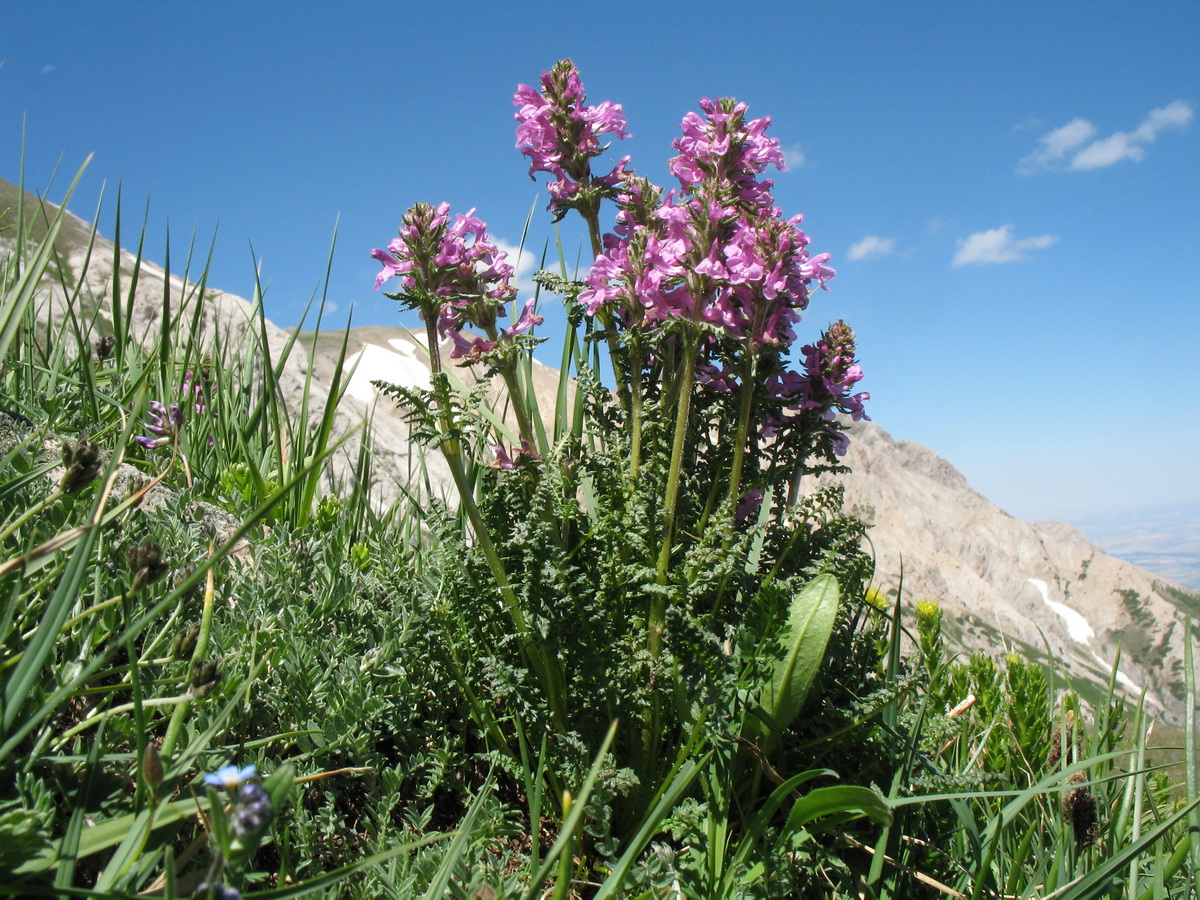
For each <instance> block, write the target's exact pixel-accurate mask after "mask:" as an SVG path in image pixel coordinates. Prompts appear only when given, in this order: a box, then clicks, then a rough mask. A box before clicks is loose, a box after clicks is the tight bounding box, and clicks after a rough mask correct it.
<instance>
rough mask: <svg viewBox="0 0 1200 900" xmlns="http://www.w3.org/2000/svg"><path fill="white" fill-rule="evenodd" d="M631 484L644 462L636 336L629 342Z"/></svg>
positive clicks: (639, 347)
mask: <svg viewBox="0 0 1200 900" xmlns="http://www.w3.org/2000/svg"><path fill="white" fill-rule="evenodd" d="M629 410H630V413H629V414H630V426H631V432H630V436H629V483H630V485H631V486H632V485H634V484H636V483H637V480H638V473H639V471H640V469H641V461H642V348H641V342H640V340H639V339H638V337H637V336H636V335H634V336H631V337H630V340H629Z"/></svg>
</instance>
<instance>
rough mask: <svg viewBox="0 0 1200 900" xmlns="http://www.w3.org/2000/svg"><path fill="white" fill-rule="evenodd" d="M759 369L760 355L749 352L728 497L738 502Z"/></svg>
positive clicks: (730, 469) (744, 374)
mask: <svg viewBox="0 0 1200 900" xmlns="http://www.w3.org/2000/svg"><path fill="white" fill-rule="evenodd" d="M757 371H758V357H757V356H755V355H753V354H749V353H748V354H747V360H746V364H745V368H744V372H743V377H742V407H741V410H740V411H739V413H738V430H737V436H736V437H735V438H734V442H733V463H732V464H731V465H730V468H729V494H728V495H727V499H728V500H729V501H730V502H731V503H736V502H737V500H738V499H739V498H740V497H741V496H742V489H741V484H742V466H743V464H744V460H745V458H746V443H747V441H748V440H749V438H750V414H751V412H752V411H753V409H754V387H755V376H756V374H757Z"/></svg>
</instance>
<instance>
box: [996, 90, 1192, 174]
mask: <svg viewBox="0 0 1200 900" xmlns="http://www.w3.org/2000/svg"><path fill="white" fill-rule="evenodd" d="M1194 116H1195V109H1194V108H1193V106H1192V104H1191V103H1188V102H1187V101H1185V100H1175V101H1173V102H1172V103H1168V104H1167V105H1166V106H1162V107H1159V108H1158V109H1152V110H1150V112H1149V113H1148V114H1147V115H1146V118H1144V119H1143V120H1142V122H1141V124H1140V125H1138V127H1137V128H1135V129H1134V130H1133V131H1116V132H1113V133H1112V134H1110V135H1109V136H1108V137H1103V138H1096V126H1095V125H1093V124H1092V123H1091V122H1089V121H1088V120H1087V119H1072V120H1071V121H1070V122H1068V123H1067V124H1066V125H1064V126H1062V127H1061V128H1056V129H1055V130H1054V131H1051V132H1050V133H1048V134H1044V135H1042V137H1041V138H1040V139H1039V140H1038V147H1037V149H1036V150H1034V151H1033V152H1032V153H1030V154H1029V155H1028V156H1026V157H1025V158H1024V159H1022V160H1021V161H1020V162H1019V163H1017V171H1018V172H1019V173H1020V174H1022V175H1028V174H1030V173H1032V172H1037V171H1040V170H1043V169H1057V168H1063V167H1066V168H1071V169H1079V170H1088V169H1102V168H1105V167H1107V166H1112V165H1116V164H1117V163H1119V162H1121V161H1122V160H1126V159H1128V160H1132V161H1133V162H1141V160H1142V159H1144V158H1145V156H1146V149H1145V146H1144V145H1145V144H1150V143H1153V142H1154V141H1155V140H1157V139H1158V136H1159V135H1160V134H1161V133H1162V132H1163V131H1165V130H1166V129H1168V128H1175V129H1182V128H1186V127H1187V126H1188V125H1189V124H1190V123H1191V121H1192V119H1193V118H1194Z"/></svg>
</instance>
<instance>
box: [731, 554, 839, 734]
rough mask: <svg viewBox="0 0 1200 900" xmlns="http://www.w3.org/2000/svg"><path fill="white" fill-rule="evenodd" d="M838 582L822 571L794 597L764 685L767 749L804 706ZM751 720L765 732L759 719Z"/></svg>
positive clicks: (818, 662) (826, 636)
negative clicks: (778, 651)
mask: <svg viewBox="0 0 1200 900" xmlns="http://www.w3.org/2000/svg"><path fill="white" fill-rule="evenodd" d="M838 594H839V591H838V583H837V579H836V578H834V577H833V576H832V575H818V576H817V577H816V578H814V579H813V580H812V581H810V582H809V583H808V584H806V585H805V586H804V588H803V589H802V590H800V591H799V592H798V593H797V594H796V595H795V596H794V597H793V598H792V602H791V605H790V607H789V610H788V618H787V623H786V624H785V626H784V627H785V632H784V648H783V653H782V655H781V656H780V657H779V658H778V659H777V660H775V664H774V666H773V667H772V670H771V673H772V677H771V680H770V681H769V682H768V683H766V684H764V685H763V689H762V694H761V700H760V705H761V707H762V712H763V713H764V714H765V718H766V721H767V722H769V723H770V726H769V731H768V732H767V733H766V734H765V736H764V737H763V740H762V748H763V751H764V752H770V750H771V749H772V748H773V747H774V746H775V744H776V742H778V740H779V737H780V735H781V734H782V733H783V732H784V730H785V729H786V728H787V727H788V726H789V725H791V724H792V722H794V721H795V719H796V716H798V715H799V714H800V709H801V708H802V707H803V706H804V699H805V698H806V697H807V696H808V689H809V687H811V686H812V681H813V678H814V677H815V676H816V674H817V669H818V668H819V667H820V665H821V659H822V658H823V657H824V656H825V647H826V646H827V645H828V644H829V635H830V634H832V633H833V624H834V620H835V619H836V617H837V609H838ZM747 724H748V725H749V726H750V727H751V728H752V729H753V730H757V731H759V732H760V733H761V731H762V725H761V724H760V723H758V722H757V720H755V719H750V720H748V722H747Z"/></svg>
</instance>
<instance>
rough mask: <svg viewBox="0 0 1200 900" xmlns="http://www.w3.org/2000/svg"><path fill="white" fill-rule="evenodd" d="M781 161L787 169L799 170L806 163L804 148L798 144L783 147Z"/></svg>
mask: <svg viewBox="0 0 1200 900" xmlns="http://www.w3.org/2000/svg"><path fill="white" fill-rule="evenodd" d="M783 161H784V162H785V163H787V167H788V168H789V169H799V168H800V167H801V166H803V165H804V163H805V162H806V161H807V157H805V155H804V148H803V147H802V146H800V145H799V144H792V145H791V146H789V147H784V148H783Z"/></svg>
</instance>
